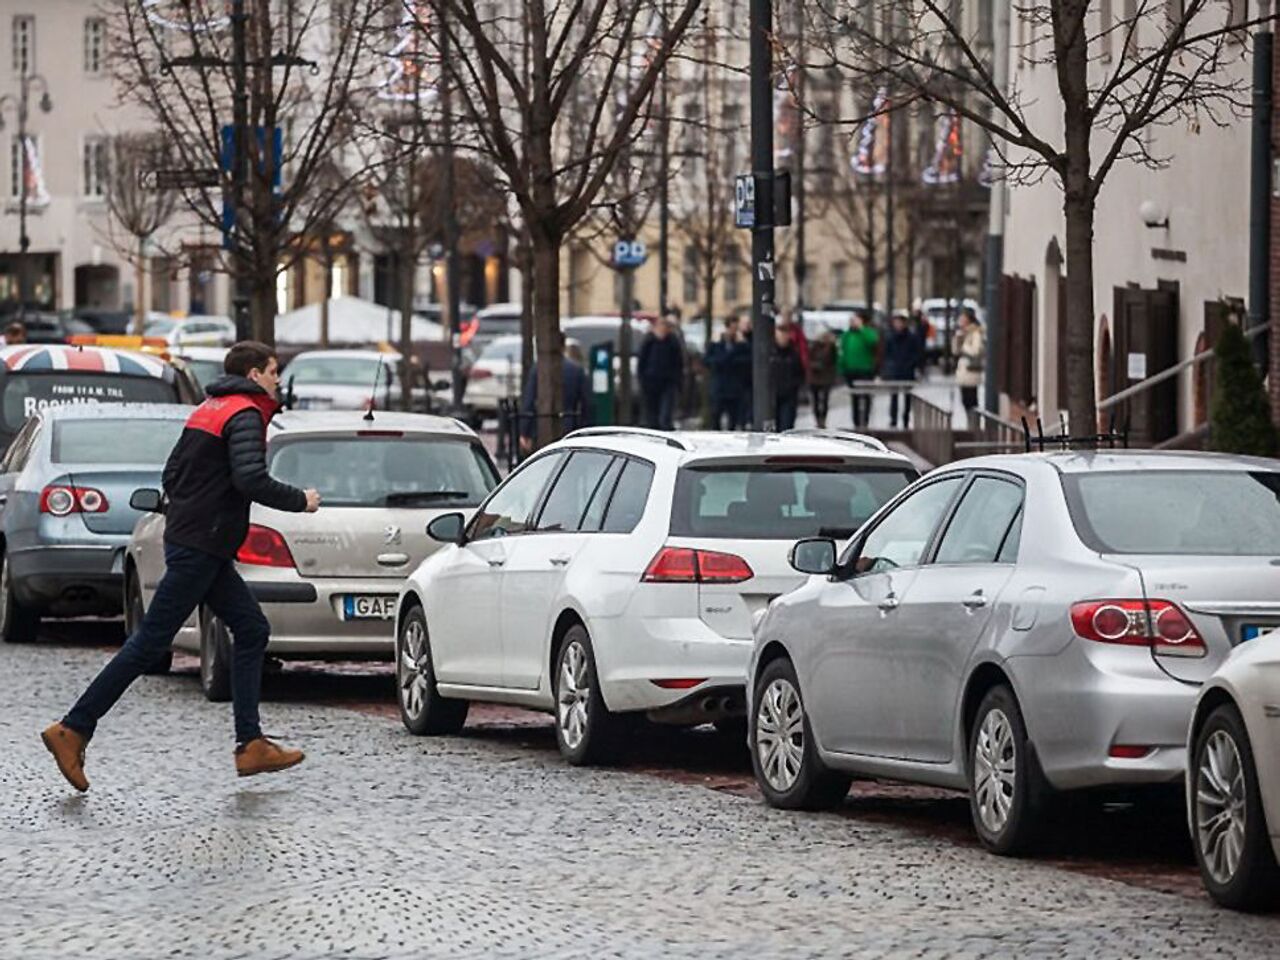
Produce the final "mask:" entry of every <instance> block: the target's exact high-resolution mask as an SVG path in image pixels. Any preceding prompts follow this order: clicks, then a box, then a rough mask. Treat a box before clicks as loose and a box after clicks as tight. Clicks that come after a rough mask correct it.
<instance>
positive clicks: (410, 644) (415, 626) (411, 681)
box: [396, 605, 471, 736]
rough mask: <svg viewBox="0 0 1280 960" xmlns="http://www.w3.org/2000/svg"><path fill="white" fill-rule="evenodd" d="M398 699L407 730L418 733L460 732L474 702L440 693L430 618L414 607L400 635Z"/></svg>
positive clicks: (403, 622) (397, 658) (397, 670)
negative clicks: (432, 649)
mask: <svg viewBox="0 0 1280 960" xmlns="http://www.w3.org/2000/svg"><path fill="white" fill-rule="evenodd" d="M396 702H397V703H398V704H399V706H400V720H401V722H402V723H403V724H404V726H405V729H406V730H408V731H409V732H410V733H412V734H414V735H416V736H424V735H426V734H452V733H458V732H459V731H461V730H462V728H463V727H464V726H465V725H466V723H467V711H468V710H469V709H470V707H471V704H470V702H469V701H466V700H454V699H450V698H446V697H442V696H440V691H439V690H437V689H436V673H435V668H434V666H433V665H432V662H431V638H430V634H429V633H428V630H427V618H426V615H425V614H424V613H423V611H422V608H421V607H419V606H416V605H415V606H412V607H410V608H409V609H408V610H407V611H406V612H405V615H404V619H403V620H402V621H401V622H400V631H399V635H398V636H397V638H396Z"/></svg>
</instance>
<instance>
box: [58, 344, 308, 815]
mask: <svg viewBox="0 0 1280 960" xmlns="http://www.w3.org/2000/svg"><path fill="white" fill-rule="evenodd" d="M223 369H224V371H225V376H223V377H220V378H219V379H217V380H215V381H214V382H213V383H211V384H209V386H208V387H206V388H205V393H206V394H207V396H208V399H207V400H205V402H204V403H202V404H200V406H198V407H196V409H195V411H194V412H193V413H192V414H191V416H190V417H189V418H188V420H187V425H186V428H185V429H184V430H183V431H182V436H181V437H180V438H179V440H178V443H177V445H176V446H175V447H174V448H173V452H172V453H170V454H169V459H168V462H167V463H166V464H165V468H164V475H163V476H164V491H165V495H166V496H167V498H168V507H167V509H166V511H165V530H164V559H165V573H164V576H163V577H162V578H161V580H160V584H159V586H157V587H156V593H155V597H154V598H153V599H152V601H151V606H150V607H148V608H147V612H146V615H145V616H144V617H143V618H142V623H141V624H140V625H139V626H138V628H137V629H136V630H135V631H134V633H133V635H132V636H130V637H129V639H128V640H126V641H125V643H124V646H123V647H121V648H120V651H119V652H118V653H117V654H116V655H115V656H114V657H112V658H111V660H110V662H108V663H107V665H106V666H105V667H103V668H102V671H101V672H100V673H99V674H98V676H97V677H96V678H95V679H94V681H93V682H92V683H91V684H89V687H88V689H87V690H85V692H84V694H83V695H81V697H80V699H79V700H78V701H76V704H75V706H73V707H72V708H71V710H70V712H69V713H68V714H67V715H66V716H65V717H63V719H62V720H61V721H60V722H59V723H55V724H53V725H52V726H50V727H49V728H47V729H46V730H45V731H44V732H43V733H42V734H41V738H42V739H43V740H44V743H45V746H46V747H48V749H49V752H50V753H52V754H53V757H54V760H55V761H56V762H57V764H58V769H59V770H60V771H61V772H62V775H63V776H64V777H66V778H67V781H68V782H69V783H70V784H71V785H72V786H73V787H75V788H76V789H77V790H81V791H84V790H88V789H89V781H88V779H87V778H86V777H85V772H84V753H85V747H86V746H87V745H88V743H89V741H90V740H91V739H92V737H93V733H94V730H95V729H96V727H97V724H98V721H99V720H101V719H102V718H103V717H104V716H106V714H107V712H108V711H110V710H111V708H112V707H113V706H114V705H115V704H116V702H117V701H118V700H119V699H120V697H121V696H122V695H123V694H124V692H125V690H127V689H128V688H129V685H130V684H131V683H133V681H134V680H136V679H137V678H138V677H139V676H141V675H142V674H143V672H145V671H146V670H147V668H148V667H150V666H151V665H152V664H153V663H155V662H156V661H157V660H159V659H160V658H161V657H162V656H163V655H164V654H165V653H167V652H168V651H169V649H170V647H171V645H172V643H173V638H174V635H175V634H176V633H177V632H178V630H179V629H180V628H181V627H182V625H183V624H184V623H186V622H187V619H188V618H189V617H190V616H191V613H192V611H194V610H195V609H196V608H197V607H198V606H201V605H204V606H205V607H207V608H208V609H209V611H210V612H211V613H212V614H213V615H214V616H216V617H217V618H218V619H219V620H221V621H222V622H223V623H225V624H226V625H227V627H228V628H230V630H231V633H232V636H233V637H234V640H235V642H234V644H233V648H232V649H233V654H232V664H231V695H232V700H233V713H234V716H235V737H236V748H235V767H236V773H238V774H239V775H240V776H242V777H244V776H251V775H253V774H258V773H268V772H271V771H275V770H283V769H285V768H286V767H292V766H294V765H295V764H297V763H301V762H302V758H303V754H302V751H301V750H290V749H287V748H285V747H282V746H280V745H279V744H277V743H275V742H274V741H272V740H268V739H267V738H266V737H264V736H263V735H262V728H261V726H260V723H259V717H258V700H259V695H260V693H261V688H262V664H263V659H264V653H265V651H266V648H267V640H268V638H269V636H270V632H271V628H270V624H269V623H268V622H267V618H266V617H265V616H264V615H263V613H262V608H261V607H260V606H258V601H257V600H256V599H254V596H253V594H252V593H250V592H249V588H248V586H246V585H245V582H244V580H242V579H241V577H240V574H239V573H238V572H237V571H236V567H235V556H236V551H238V550H239V549H240V544H241V543H242V542H243V540H244V538H245V535H246V533H248V530H249V505H250V504H251V503H260V504H262V505H263V506H267V507H271V508H273V509H275V510H287V511H290V512H293V513H301V512H303V511H306V512H308V513H312V512H314V511H316V510H317V509H319V507H320V494H319V493H317V492H316V491H315V490H299V489H298V488H297V487H292V486H289V485H288V484H285V483H281V482H279V481H278V480H274V479H272V477H271V475H270V474H269V473H268V472H267V458H266V451H267V444H266V436H267V423H268V422H269V421H270V420H271V418H272V417H273V416H275V414H276V412H277V411H278V410H279V409H280V405H279V403H278V402H277V401H276V390H277V388H278V386H279V382H280V370H279V361H278V360H277V358H276V353H275V350H274V349H272V348H271V347H268V346H266V345H265V344H262V343H257V342H255V341H251V340H246V341H242V342H240V343H237V344H236V345H235V346H233V347H232V348H231V349H230V350H229V351H228V352H227V356H226V359H225V360H224V362H223Z"/></svg>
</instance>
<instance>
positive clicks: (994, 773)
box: [973, 709, 1017, 834]
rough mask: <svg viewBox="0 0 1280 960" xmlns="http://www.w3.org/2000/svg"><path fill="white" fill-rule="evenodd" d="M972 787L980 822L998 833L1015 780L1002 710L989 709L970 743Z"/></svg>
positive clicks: (1014, 759)
mask: <svg viewBox="0 0 1280 960" xmlns="http://www.w3.org/2000/svg"><path fill="white" fill-rule="evenodd" d="M973 764H974V778H973V789H974V793H975V795H976V797H977V801H978V815H979V816H980V817H981V818H982V825H983V826H984V827H986V828H987V829H988V830H989V831H990V832H991V833H993V834H998V833H1000V831H1001V830H1003V829H1004V827H1005V824H1006V823H1008V822H1009V812H1010V810H1011V809H1012V808H1013V793H1014V787H1015V785H1016V780H1017V748H1016V746H1015V745H1014V741H1013V727H1012V726H1011V725H1010V724H1009V718H1008V717H1007V716H1005V714H1004V711H1003V710H998V709H994V710H988V711H987V714H986V716H984V717H983V718H982V726H980V727H979V728H978V736H977V737H976V738H975V741H974V745H973Z"/></svg>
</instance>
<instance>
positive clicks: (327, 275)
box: [320, 248, 333, 347]
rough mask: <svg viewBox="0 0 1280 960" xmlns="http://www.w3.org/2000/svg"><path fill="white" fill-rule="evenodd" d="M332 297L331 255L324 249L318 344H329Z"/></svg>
mask: <svg viewBox="0 0 1280 960" xmlns="http://www.w3.org/2000/svg"><path fill="white" fill-rule="evenodd" d="M332 299H333V256H332V254H330V253H329V252H328V249H327V248H326V250H325V257H324V299H323V300H321V301H320V346H322V347H327V346H329V301H330V300H332Z"/></svg>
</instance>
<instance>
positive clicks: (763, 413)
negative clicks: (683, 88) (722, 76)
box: [749, 0, 775, 430]
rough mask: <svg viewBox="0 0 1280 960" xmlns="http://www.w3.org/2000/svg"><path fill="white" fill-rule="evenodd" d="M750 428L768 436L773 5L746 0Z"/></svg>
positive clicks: (771, 309)
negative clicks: (751, 186)
mask: <svg viewBox="0 0 1280 960" xmlns="http://www.w3.org/2000/svg"><path fill="white" fill-rule="evenodd" d="M749 30H750V52H751V168H752V173H753V175H754V181H755V187H754V194H755V195H754V198H753V199H754V208H755V212H754V221H753V225H752V230H751V331H752V333H751V426H752V429H754V430H773V428H774V411H773V407H774V403H773V369H772V366H773V365H772V359H773V318H774V313H775V308H774V291H775V281H774V263H773V217H774V211H773V82H772V74H773V54H772V50H771V49H770V46H769V44H770V43H771V41H772V36H773V9H772V0H751V9H750V23H749Z"/></svg>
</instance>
